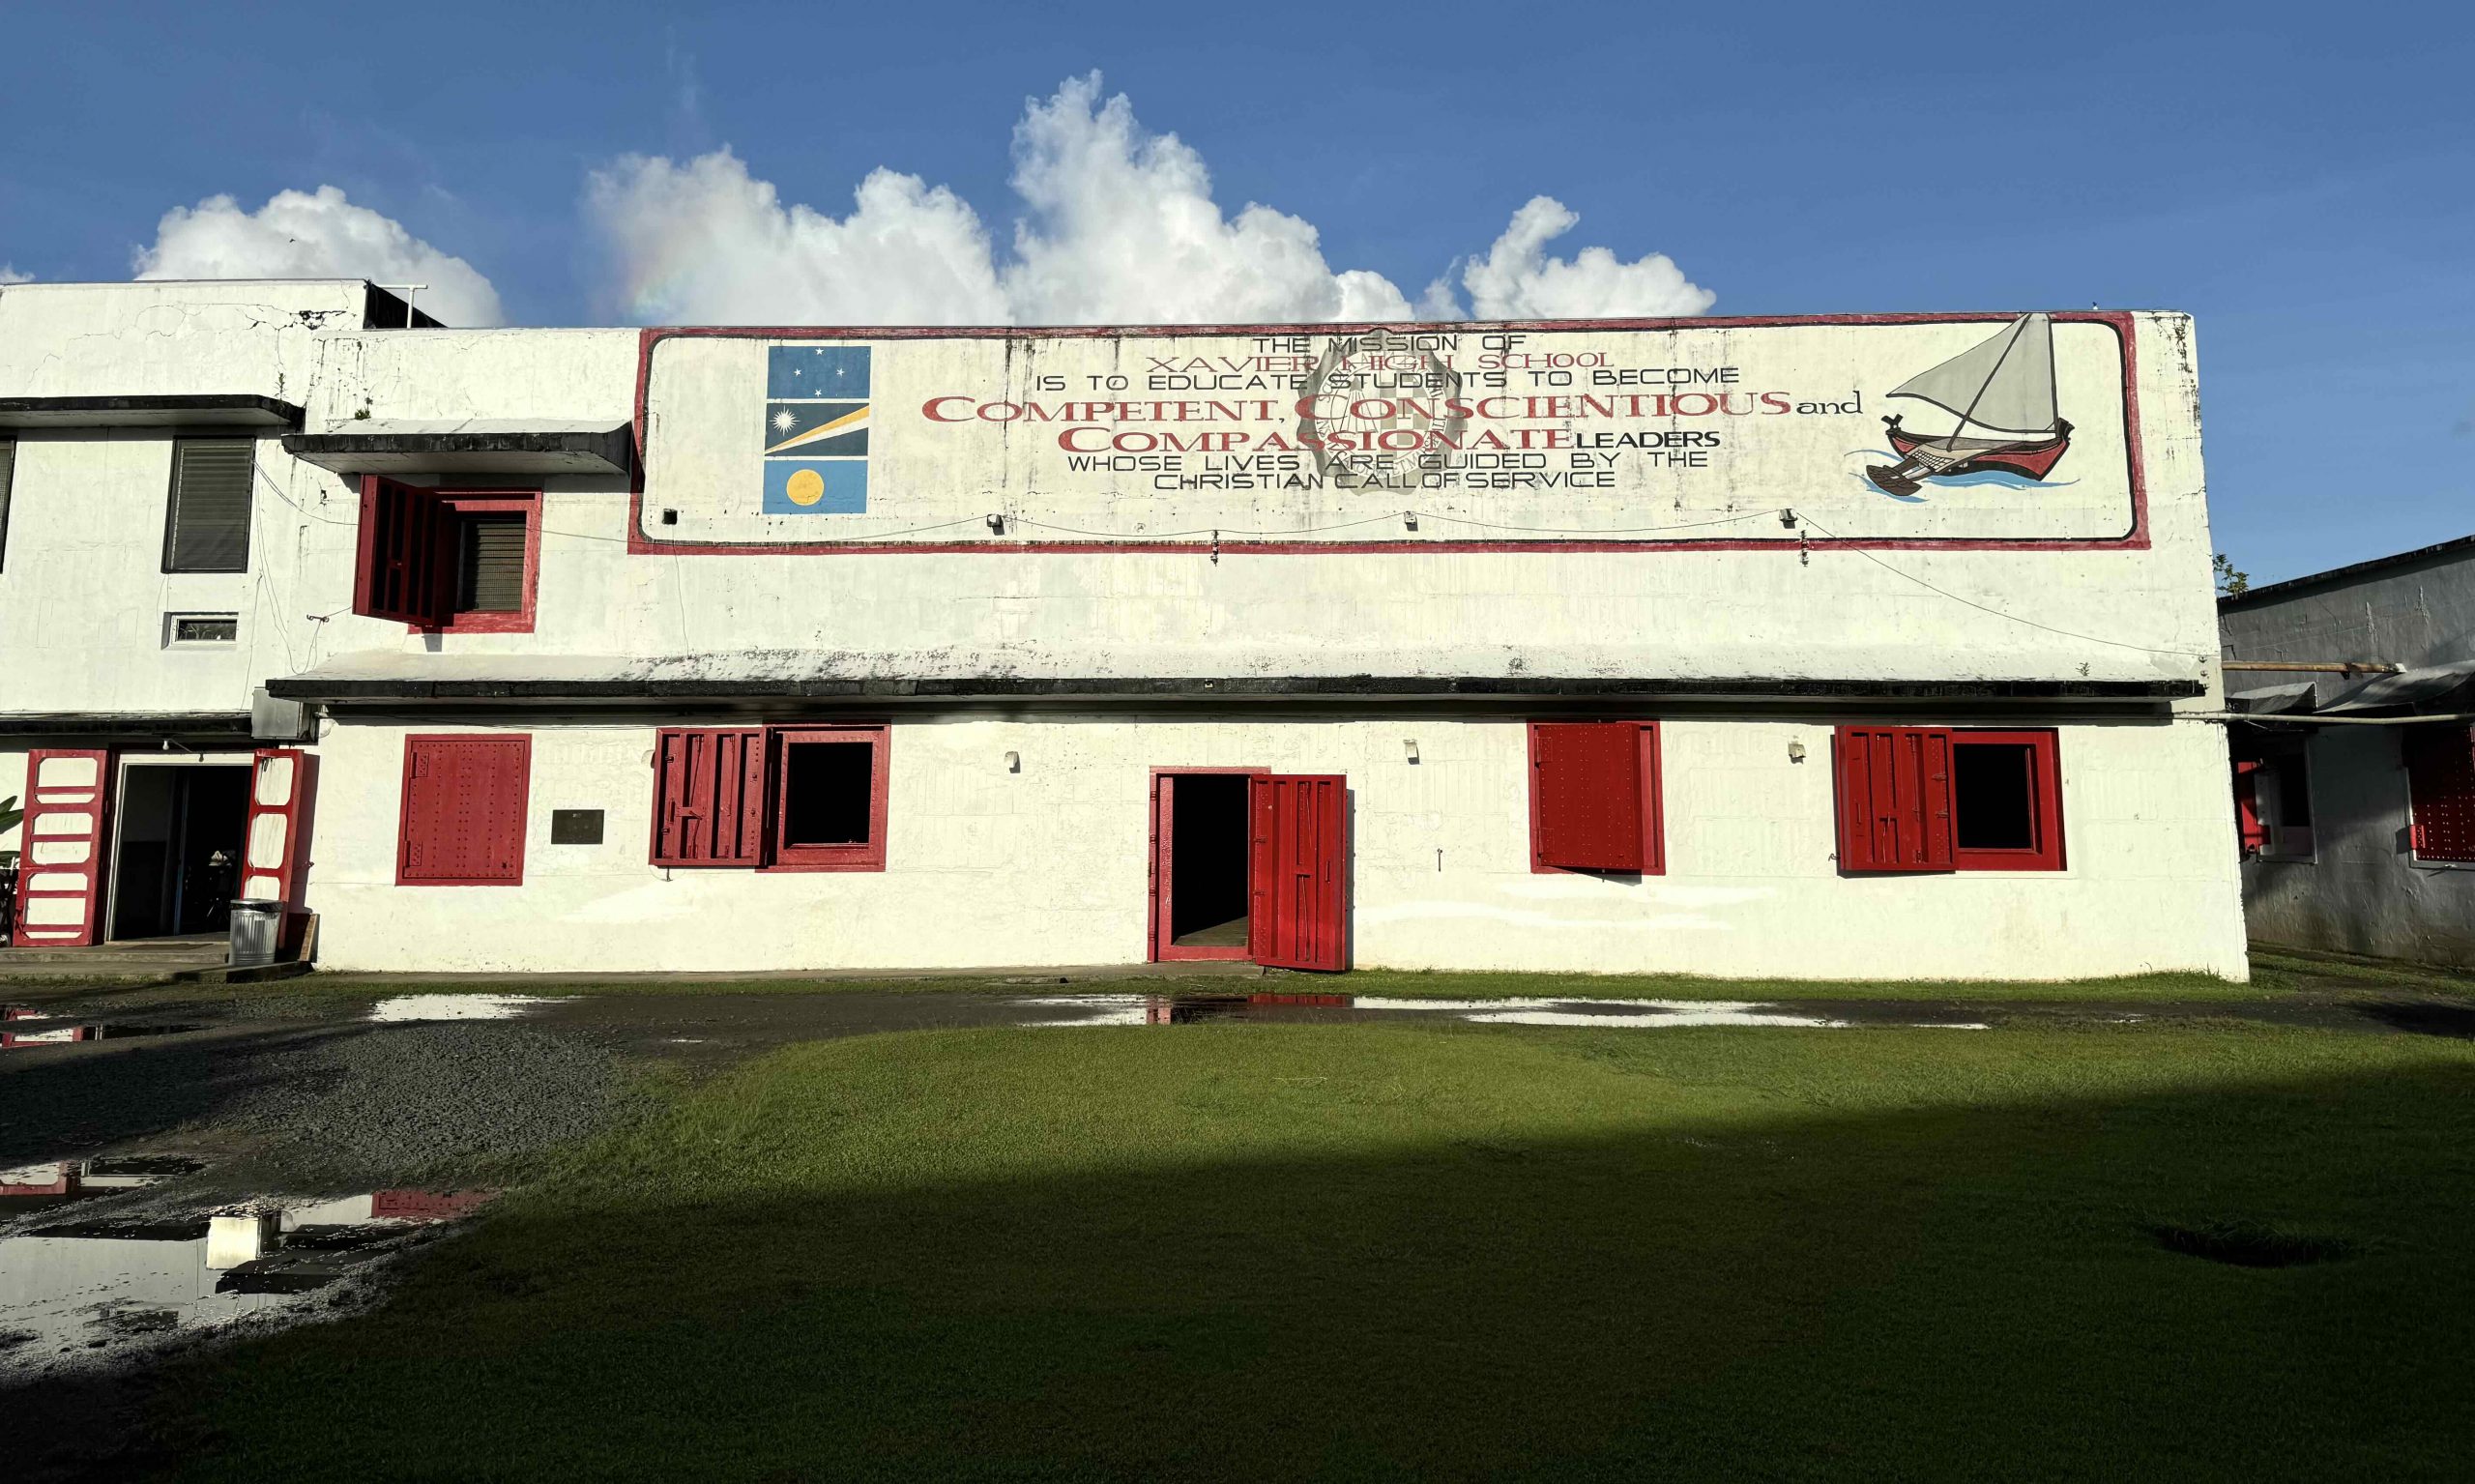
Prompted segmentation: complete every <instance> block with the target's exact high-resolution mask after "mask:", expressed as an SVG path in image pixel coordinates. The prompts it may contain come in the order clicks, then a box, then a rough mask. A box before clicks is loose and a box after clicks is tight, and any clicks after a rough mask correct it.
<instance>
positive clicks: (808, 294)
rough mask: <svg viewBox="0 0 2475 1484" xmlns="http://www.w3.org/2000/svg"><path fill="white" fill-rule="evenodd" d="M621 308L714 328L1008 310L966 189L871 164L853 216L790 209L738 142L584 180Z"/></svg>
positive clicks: (944, 317)
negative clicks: (739, 151)
mask: <svg viewBox="0 0 2475 1484" xmlns="http://www.w3.org/2000/svg"><path fill="white" fill-rule="evenodd" d="M585 215H586V219H587V222H588V224H589V225H590V227H591V228H592V229H593V230H594V232H595V233H597V236H598V238H599V245H600V247H601V248H602V250H603V251H604V252H605V253H606V254H607V255H608V257H609V259H610V262H611V265H612V267H613V268H614V269H615V271H616V272H617V274H618V276H619V283H618V285H617V289H616V297H617V298H618V299H619V301H620V305H619V306H620V308H621V310H622V311H623V312H625V313H626V314H629V315H631V316H633V317H635V318H639V319H644V320H648V321H669V322H672V323H679V322H689V321H692V322H695V323H700V324H714V325H747V324H779V323H782V322H784V321H788V322H791V323H794V324H797V323H802V322H807V323H817V324H861V325H897V324H902V325H908V324H923V325H969V324H986V323H989V322H991V321H1002V320H1004V319H1005V318H1006V313H1005V292H1004V290H1003V289H1001V288H1000V287H999V286H998V282H997V269H996V265H995V263H994V261H993V260H992V259H991V257H990V254H989V247H988V233H987V231H986V230H985V229H984V228H982V227H981V226H980V224H979V218H978V217H977V216H976V215H975V214H974V213H973V211H972V209H971V207H970V206H969V205H967V204H965V202H964V201H963V199H962V197H960V196H957V195H955V194H954V193H953V192H952V191H950V190H947V189H946V188H945V187H943V186H939V187H935V188H933V189H932V188H930V187H929V186H928V185H927V184H926V183H925V182H923V181H921V180H920V179H919V177H917V176H916V175H900V174H897V173H895V172H894V171H891V170H875V171H871V172H870V173H869V175H868V178H867V179H866V180H863V181H861V182H860V183H859V190H858V192H857V205H856V206H855V207H854V209H853V210H852V212H851V215H849V216H847V217H844V218H839V219H836V218H832V217H830V216H827V215H826V214H824V213H823V212H819V211H815V210H812V209H811V208H809V207H805V206H801V205H798V204H796V203H794V204H792V205H789V206H785V205H783V204H782V200H781V197H780V195H779V194H778V193H777V192H776V191H775V190H774V189H773V187H772V183H771V182H768V181H760V180H757V179H754V178H753V177H751V176H750V175H749V174H748V173H747V166H746V165H744V164H742V162H741V161H740V160H739V157H737V156H736V155H733V154H732V153H731V152H730V151H729V150H728V149H721V150H716V151H715V152H713V154H711V155H701V156H698V157H697V158H696V159H694V160H688V161H687V162H686V163H684V164H677V163H673V162H672V161H671V160H665V159H659V158H647V157H645V156H641V155H631V156H628V157H626V159H623V160H619V161H617V162H616V163H614V164H612V165H611V166H610V167H608V168H607V169H603V170H597V171H595V172H594V173H593V175H592V176H591V177H590V178H589V179H588V180H587V181H586V184H585Z"/></svg>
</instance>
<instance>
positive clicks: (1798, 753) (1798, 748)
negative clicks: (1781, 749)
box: [1788, 742, 1805, 763]
mask: <svg viewBox="0 0 2475 1484" xmlns="http://www.w3.org/2000/svg"><path fill="white" fill-rule="evenodd" d="M1804 760H1805V744H1804V743H1803V742H1790V743H1789V744H1788V761H1789V762H1791V763H1801V762H1803V761H1804Z"/></svg>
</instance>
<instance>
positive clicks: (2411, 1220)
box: [173, 1028, 2475, 1481]
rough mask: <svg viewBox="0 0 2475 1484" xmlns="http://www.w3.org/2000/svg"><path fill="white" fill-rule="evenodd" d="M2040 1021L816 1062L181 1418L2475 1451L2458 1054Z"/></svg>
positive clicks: (615, 1458)
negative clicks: (2274, 1233)
mask: <svg viewBox="0 0 2475 1484" xmlns="http://www.w3.org/2000/svg"><path fill="white" fill-rule="evenodd" d="M2013 1039H2014V1042H2015V1045H2014V1047H2012V1048H2004V1047H2002V1046H1999V1045H1997V1044H1995V1043H1994V1042H1992V1041H1991V1040H1990V1039H1975V1038H1971V1039H1970V1040H1969V1041H1968V1042H1966V1043H1965V1045H1964V1044H1963V1043H1962V1042H1960V1041H1958V1040H1952V1039H1936V1038H1935V1037H1932V1036H1931V1035H1927V1034H1920V1033H1906V1034H1905V1035H1903V1033H1858V1032H1850V1033H1796V1032H1790V1033H1763V1032H1753V1033H1726V1032H1720V1033H1683V1034H1679V1035H1676V1036H1669V1037H1665V1038H1661V1039H1649V1038H1643V1037H1639V1036H1636V1037H1634V1038H1632V1039H1631V1040H1630V1041H1627V1040H1625V1039H1623V1038H1622V1037H1620V1036H1611V1035H1609V1034H1606V1033H1537V1034H1526V1035H1521V1036H1504V1035H1500V1034H1494V1033H1469V1032H1451V1031H1444V1032H1427V1033H1418V1032H1394V1031H1378V1030H1359V1029H1342V1030H1301V1029H1296V1028H1236V1029H1231V1030H1219V1029H1212V1030H1201V1031H1191V1032H1183V1033H1179V1035H1176V1036H1168V1035H1160V1034H1156V1033H1145V1032H1140V1031H1134V1032H1123V1033H1106V1032H1103V1033H1070V1034H1066V1035H1062V1036H1053V1037H1052V1038H1051V1039H1047V1040H1042V1039H1040V1038H1038V1037H1036V1036H1034V1037H1031V1038H1029V1039H1027V1038H1026V1037H1024V1036H1022V1035H1019V1034H1017V1035H1014V1036H1012V1037H1010V1038H1008V1037H1006V1036H1005V1033H960V1034H939V1035H928V1036H914V1037H889V1038H885V1039H881V1040H879V1041H876V1042H873V1043H870V1045H869V1046H867V1047H854V1046H850V1045H843V1046H837V1047H834V1048H830V1049H823V1050H819V1049H814V1048H801V1050H799V1051H797V1052H794V1053H791V1054H789V1055H788V1056H786V1057H783V1058H777V1059H774V1060H773V1061H772V1062H769V1063H765V1064H764V1066H763V1067H762V1068H761V1070H759V1071H756V1072H752V1073H751V1074H749V1075H748V1076H747V1077H745V1078H742V1079H740V1080H738V1081H737V1082H736V1083H735V1084H734V1085H731V1086H721V1087H715V1088H713V1089H708V1090H704V1091H698V1092H697V1093H695V1094H694V1095H692V1096H690V1097H688V1098H685V1099H684V1100H683V1101H682V1102H680V1103H679V1104H678V1105H676V1106H675V1107H673V1108H672V1109H671V1110H669V1111H668V1112H666V1113H663V1114H661V1115H659V1116H657V1117H655V1119H654V1120H651V1121H650V1122H649V1123H648V1124H646V1125H645V1126H643V1127H640V1128H637V1129H634V1130H631V1131H629V1132H626V1133H625V1134H622V1135H618V1136H614V1137H613V1138H612V1139H610V1140H608V1141H605V1142H604V1143H603V1144H601V1145H599V1146H597V1147H596V1148H595V1149H593V1150H592V1152H591V1154H590V1156H589V1157H587V1158H583V1159H580V1160H578V1161H577V1162H576V1163H575V1164H574V1165H573V1166H572V1167H571V1168H570V1172H569V1174H568V1177H566V1178H563V1179H561V1180H557V1181H554V1182H553V1183H552V1184H551V1186H550V1187H548V1188H546V1189H543V1190H540V1191H538V1192H536V1193H534V1194H532V1195H531V1196H528V1197H520V1198H515V1199H511V1200H510V1202H509V1203H508V1205H507V1208H505V1210H504V1211H503V1213H502V1214H501V1215H500V1216H498V1217H497V1218H495V1219H493V1220H490V1221H488V1222H487V1223H485V1224H484V1226H483V1228H482V1229H481V1230H480V1232H478V1233H477V1234H476V1235H475V1236H474V1237H471V1238H470V1239H468V1240H465V1241H462V1242H459V1243H457V1244H455V1245H453V1246H452V1247H451V1248H449V1249H447V1250H445V1251H443V1252H441V1253H439V1254H437V1255H436V1256H435V1257H433V1258H432V1259H431V1260H430V1261H429V1262H428V1263H427V1264H425V1266H423V1267H422V1270H421V1271H420V1272H419V1273H418V1274H417V1275H416V1277H415V1279H414V1281H413V1282H412V1284H411V1285H410V1286H409V1287H408V1289H407V1290H406V1291H405V1292H404V1293H403V1294H401V1295H399V1296H398V1297H397V1299H396V1300H395V1301H394V1302H393V1303H392V1304H390V1305H389V1306H388V1307H387V1308H386V1309H385V1310H384V1311H383V1312H381V1313H380V1314H378V1315H375V1316H373V1317H371V1318H369V1319H367V1320H365V1321H362V1322H357V1323H355V1324H347V1325H340V1326H335V1327H332V1328H328V1329H323V1330H315V1331H305V1332H299V1333H295V1334H292V1335H289V1336H285V1337H283V1338H280V1339H278V1340H277V1341H275V1342H273V1343H269V1344H264V1345H259V1346H253V1347H251V1348H249V1349H247V1350H245V1351H242V1352H239V1353H235V1354H234V1355H232V1356H231V1357H229V1358H228V1359H227V1360H225V1361H223V1362H221V1363H218V1364H215V1365H212V1366H209V1367H205V1368H202V1369H200V1370H199V1371H197V1372H195V1373H194V1374H192V1375H189V1376H187V1377H184V1378H181V1379H179V1380H178V1381H177V1382H175V1386H174V1390H173V1395H174V1396H176V1397H177V1398H178V1399H179V1402H180V1405H181V1406H182V1407H184V1408H187V1407H189V1406H192V1405H194V1406H195V1407H196V1408H198V1409H199V1411H197V1412H196V1414H195V1416H194V1418H193V1420H192V1422H191V1423H190V1424H189V1426H190V1427H192V1428H194V1429H196V1430H195V1431H192V1432H189V1433H188V1434H186V1435H185V1436H186V1437H187V1438H188V1440H189V1446H190V1447H191V1449H192V1451H191V1452H190V1453H189V1455H188V1457H189V1463H190V1464H191V1466H192V1467H194V1468H195V1469H197V1471H199V1472H200V1473H202V1474H206V1475H212V1476H221V1477H236V1478H237V1477H247V1478H250V1479H252V1480H261V1481H263V1480H270V1479H288V1478H310V1477H346V1476H350V1477H357V1478H370V1477H400V1476H406V1475H411V1474H442V1473H443V1474H456V1475H496V1476H508V1477H552V1476H568V1475H591V1476H636V1477H649V1478H677V1477H685V1476H699V1477H708V1476H722V1477H753V1478H774V1477H799V1478H823V1477H886V1476H900V1477H921V1478H1066V1477H1074V1478H1145V1477H1176V1478H1233V1479H1235V1478H1245V1479H1260V1478H1277V1477H1296V1476H1304V1475H1312V1476H1318V1477H1342V1478H1403V1479H1407V1478H1422V1479H1423V1478H1437V1477H1512V1476H1519V1477H1535V1478H1555V1479H1580V1478H1628V1479H1629V1478H1640V1477H1645V1476H1661V1475H1667V1476H1675V1477H1683V1478H1697V1479H1699V1478H1722V1477H1763V1478H1803V1477H1811V1478H1825V1477H1826V1478H1846V1477H1880V1478H1890V1477H1901V1478H1914V1477H1969V1478H1985V1477H2057V1476H2078V1477H2094V1476H2105V1477H2172V1478H2176V1479H2191V1478H2229V1479H2232V1478H2243V1479H2250V1478H2257V1477H2265V1476H2276V1477H2375V1476H2376V1477H2387V1478H2399V1477H2412V1476H2418V1475H2423V1476H2433V1477H2437V1476H2442V1475H2444V1474H2447V1473H2450V1472H2452V1471H2454V1470H2455V1469H2458V1468H2459V1467H2460V1464H2461V1462H2462V1460H2463V1459H2464V1458H2465V1457H2466V1456H2467V1450H2468V1449H2469V1448H2470V1447H2475V1425H2470V1421H2469V1418H2468V1413H2467V1412H2466V1411H2465V1410H2464V1409H2463V1408H2462V1407H2460V1406H2459V1405H2458V1404H2457V1403H2458V1398H2457V1389H2458V1387H2459V1384H2460V1379H2461V1378H2462V1377H2463V1376H2465V1375H2466V1374H2468V1369H2469V1366H2470V1365H2475V1326H2469V1325H2468V1324H2466V1323H2465V1316H2466V1315H2467V1314H2468V1313H2469V1312H2475V1275H2470V1271H2469V1267H2468V1265H2467V1264H2466V1263H2465V1262H2464V1261H2463V1258H2464V1254H2465V1251H2466V1246H2465V1244H2466V1240H2467V1232H2468V1230H2469V1226H2470V1223H2469V1219H2468V1218H2469V1216H2470V1197H2469V1192H2470V1190H2475V1180H2471V1179H2470V1177H2475V1095H2470V1094H2475V1061H2470V1060H2469V1059H2468V1058H2467V1057H2466V1056H2465V1055H2464V1054H2463V1053H2462V1052H2461V1051H2460V1050H2459V1048H2457V1047H2456V1046H2455V1045H2454V1044H2453V1043H2449V1042H2440V1041H2428V1040H2411V1039H2402V1038H2401V1039H2391V1038H2376V1037H2360V1036H2358V1037H2342V1036H2327V1035H2315V1034H2308V1033H2274V1034H2273V1033H2236V1034H2235V1035H2234V1036H2233V1037H2232V1039H2233V1040H2234V1041H2235V1042H2236V1043H2237V1049H2238V1051H2239V1052H2240V1053H2241V1055H2239V1056H2236V1057H2233V1058H2231V1059H2230V1060H2229V1059H2228V1057H2225V1056H2217V1055H2212V1054H2210V1053H2209V1052H2208V1051H2207V1050H2206V1048H2207V1046H2208V1045H2209V1044H2210V1043H2209V1042H2207V1040H2206V1038H2204V1037H2202V1036H2199V1035H2197V1034H2194V1035H2188V1036H2186V1035H2181V1034H2179V1033H2150V1034H2146V1035H2142V1036H2139V1037H2137V1038H2135V1037H2129V1036H2125V1037H2107V1036H2104V1035H2101V1034H2090V1033H2082V1034H2081V1035H2079V1036H2077V1037H2073V1036H2068V1035H2051V1036H2031V1035H2028V1034H2026V1033H2022V1034H2021V1035H2019V1036H2017V1037H2014V1038H2013ZM1027 1045H1028V1046H1030V1047H1031V1048H1032V1049H1031V1050H1028V1051H1026V1050H1023V1049H1022V1048H1023V1047H1025V1046H1027ZM1946 1047H1947V1048H1952V1049H1951V1050H1948V1051H1946V1050H1944V1049H1943V1048H1946ZM2177 1056H2181V1057H2183V1058H2185V1059H2186V1060H2187V1061H2188V1062H2189V1065H2190V1068H2191V1070H2190V1072H2189V1073H2188V1075H2184V1074H2182V1073H2180V1072H2178V1071H2177V1069H2176V1064H2175V1063H2174V1062H2172V1061H2171V1060H2170V1059H2172V1058H2175V1057H2177ZM2075 1058H2076V1059H2077V1060H2075ZM2159 1058H2166V1059H2169V1060H2168V1061H2165V1062H2160V1061H2158V1060H2157V1059H2159ZM1834 1090H1836V1091H1834ZM1025 1151H1029V1152H1025ZM2143 1222H2165V1223H2169V1224H2171V1225H2174V1226H2177V1227H2179V1228H2182V1229H2187V1230H2191V1231H2209V1230H2220V1231H2228V1230H2239V1229H2241V1228H2242V1227H2243V1226H2244V1225H2247V1224H2248V1225H2251V1226H2258V1227H2262V1228H2279V1229H2288V1230H2295V1231H2310V1232H2314V1233H2321V1234H2327V1235H2328V1236H2330V1237H2333V1238H2336V1239H2341V1240H2344V1241H2346V1242H2349V1243H2363V1244H2365V1245H2364V1247H2363V1251H2362V1253H2361V1255H2360V1256H2357V1257H2355V1258H2354V1259H2353V1260H2351V1261H2345V1262H2334V1263H2324V1264H2318V1265H2315V1266H2298V1267H2288V1268H2275V1269H2272V1268H2259V1267H2247V1266H2227V1265H2225V1264H2222V1263H2218V1262H2205V1261H2196V1260H2194V1259H2193V1258H2192V1257H2190V1256H2185V1255H2182V1254H2180V1253H2177V1252H2174V1251H2169V1250H2165V1249H2164V1248H2162V1247H2161V1246H2160V1245H2159V1244H2158V1242H2157V1241H2156V1240H2155V1239H2153V1238H2152V1237H2150V1236H2149V1235H2148V1234H2147V1233H2145V1232H2143V1231H2142V1230H2141V1223H2143Z"/></svg>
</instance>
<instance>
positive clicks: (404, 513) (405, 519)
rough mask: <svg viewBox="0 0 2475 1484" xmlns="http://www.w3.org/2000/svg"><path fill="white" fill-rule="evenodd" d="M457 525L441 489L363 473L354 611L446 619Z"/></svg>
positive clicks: (425, 622) (399, 619) (428, 622)
mask: <svg viewBox="0 0 2475 1484" xmlns="http://www.w3.org/2000/svg"><path fill="white" fill-rule="evenodd" d="M453 525H454V522H453V521H452V519H451V511H450V510H449V509H448V506H447V502H446V501H445V500H443V499H442V498H440V496H439V493H438V491H436V490H433V489H422V488H419V487H417V486H415V485H411V484H399V483H397V482H395V481H394V480H389V479H382V478H380V477H379V476H377V475H374V474H367V475H364V476H362V480H361V545H360V558H359V566H358V567H356V569H355V571H354V576H353V602H352V611H353V612H355V613H359V614H363V615H365V616H367V617H369V618H373V619H393V620H394V621H395V622H396V623H399V624H410V625H413V626H416V627H420V628H434V627H436V626H439V625H441V624H444V623H446V622H447V620H448V618H449V616H450V611H451V608H452V607H453V604H454V591H453V589H454V579H455V561H454V553H453V551H451V549H450V542H451V538H452V537H453V535H454V532H453Z"/></svg>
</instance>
